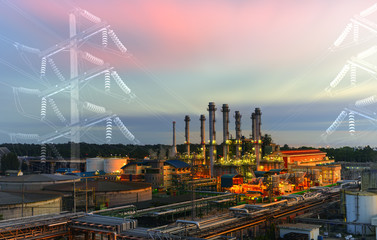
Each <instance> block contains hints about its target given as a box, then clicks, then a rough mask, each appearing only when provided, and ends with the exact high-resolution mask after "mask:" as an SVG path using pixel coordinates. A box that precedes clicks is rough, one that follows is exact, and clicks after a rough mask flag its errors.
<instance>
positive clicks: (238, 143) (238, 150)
mask: <svg viewBox="0 0 377 240" xmlns="http://www.w3.org/2000/svg"><path fill="white" fill-rule="evenodd" d="M241 117H242V115H241V114H240V112H239V111H236V112H235V115H234V118H235V120H236V158H237V159H239V158H241Z"/></svg>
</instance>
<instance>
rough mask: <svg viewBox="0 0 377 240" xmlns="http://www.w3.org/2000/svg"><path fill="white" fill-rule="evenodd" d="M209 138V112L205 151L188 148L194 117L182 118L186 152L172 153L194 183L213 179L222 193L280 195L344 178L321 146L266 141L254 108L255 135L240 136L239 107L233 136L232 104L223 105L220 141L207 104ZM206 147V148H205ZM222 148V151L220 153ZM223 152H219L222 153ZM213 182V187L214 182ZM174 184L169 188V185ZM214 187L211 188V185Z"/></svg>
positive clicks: (259, 113) (202, 124) (202, 129)
mask: <svg viewBox="0 0 377 240" xmlns="http://www.w3.org/2000/svg"><path fill="white" fill-rule="evenodd" d="M207 110H208V120H209V122H208V129H209V141H208V144H206V139H205V121H206V117H205V115H201V116H200V118H199V120H200V139H201V143H200V144H201V151H200V152H199V153H196V152H193V153H191V152H190V121H192V120H191V117H190V116H189V115H186V116H185V117H184V123H185V132H184V133H185V134H184V135H185V142H184V144H185V153H184V154H175V155H174V157H175V158H178V159H180V160H181V161H184V162H186V163H187V164H189V165H192V178H193V179H192V183H193V184H194V185H195V181H200V182H203V181H205V179H208V182H209V183H208V184H207V185H206V186H205V187H204V188H203V187H202V186H201V187H200V189H209V187H210V186H211V184H210V183H213V185H212V186H213V187H215V188H216V190H218V191H230V192H234V193H242V194H245V196H246V198H249V199H251V198H255V197H264V196H269V197H273V196H279V195H283V194H285V193H290V192H294V191H302V190H306V189H309V188H310V187H313V186H324V185H331V184H335V183H336V182H337V181H339V180H341V166H340V164H337V163H335V161H334V160H333V159H329V158H328V157H327V155H326V153H325V152H322V151H320V150H317V149H310V150H288V151H281V150H280V147H279V146H278V145H276V144H274V143H272V142H264V136H263V135H262V130H261V126H262V111H261V109H260V108H255V110H254V111H253V112H252V113H251V117H250V119H251V132H252V135H251V136H252V138H246V137H244V136H242V132H241V131H242V128H241V126H242V125H241V124H242V122H241V118H242V115H241V113H240V112H239V111H235V112H234V125H235V138H232V139H231V138H230V137H229V135H230V134H229V123H230V122H231V121H230V118H229V115H230V112H231V110H230V107H229V105H228V104H223V105H222V108H221V112H222V133H223V138H222V143H221V144H219V145H218V144H217V142H216V127H215V123H216V111H217V108H216V104H215V103H214V102H210V103H209V104H208V108H207ZM175 128H176V122H175V121H174V122H173V145H172V149H173V151H172V152H174V153H176V149H177V145H176V144H177V143H176V133H175ZM266 140H267V139H266ZM207 145H208V148H207ZM219 149H221V151H219ZM219 152H220V153H219ZM225 176H226V177H228V178H229V177H230V176H234V177H235V176H236V178H237V180H235V181H234V183H233V184H231V185H229V183H227V184H223V182H222V181H223V180H224V179H226V178H224V177H225ZM214 185H215V186H214ZM171 187H173V186H172V185H170V186H169V187H168V186H166V187H165V189H169V188H171ZM212 189H213V188H212Z"/></svg>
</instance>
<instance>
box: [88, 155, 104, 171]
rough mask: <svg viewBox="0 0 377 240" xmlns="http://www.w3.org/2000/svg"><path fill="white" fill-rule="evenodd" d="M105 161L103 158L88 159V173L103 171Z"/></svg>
mask: <svg viewBox="0 0 377 240" xmlns="http://www.w3.org/2000/svg"><path fill="white" fill-rule="evenodd" d="M104 161H105V159H103V158H88V159H86V171H87V172H95V171H103V167H104Z"/></svg>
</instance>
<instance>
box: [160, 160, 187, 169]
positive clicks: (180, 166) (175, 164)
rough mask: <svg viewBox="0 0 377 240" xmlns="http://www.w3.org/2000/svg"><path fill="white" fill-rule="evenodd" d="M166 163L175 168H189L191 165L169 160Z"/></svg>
mask: <svg viewBox="0 0 377 240" xmlns="http://www.w3.org/2000/svg"><path fill="white" fill-rule="evenodd" d="M165 163H167V164H169V165H171V166H173V167H175V168H189V167H190V165H189V164H187V163H185V162H183V161H181V160H167V161H166V162H165Z"/></svg>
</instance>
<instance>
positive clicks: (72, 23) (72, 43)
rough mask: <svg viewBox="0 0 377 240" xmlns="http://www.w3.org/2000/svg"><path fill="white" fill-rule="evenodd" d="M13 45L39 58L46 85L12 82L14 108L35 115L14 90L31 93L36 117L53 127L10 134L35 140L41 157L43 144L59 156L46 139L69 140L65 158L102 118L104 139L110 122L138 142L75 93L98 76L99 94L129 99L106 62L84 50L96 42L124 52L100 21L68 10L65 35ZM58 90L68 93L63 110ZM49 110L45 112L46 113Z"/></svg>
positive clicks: (107, 114)
mask: <svg viewBox="0 0 377 240" xmlns="http://www.w3.org/2000/svg"><path fill="white" fill-rule="evenodd" d="M79 23H80V24H79ZM83 26H84V27H83ZM109 39H110V40H111V41H109ZM90 40H92V41H99V42H100V44H99V45H96V44H93V43H91V42H90ZM14 46H15V47H16V48H17V50H18V51H19V52H20V53H21V54H22V56H25V53H31V54H35V55H36V56H37V57H38V58H39V59H40V70H39V80H40V82H41V83H44V85H45V86H46V87H45V88H43V89H40V88H35V89H31V88H24V87H14V88H13V92H14V97H15V101H16V107H17V109H18V110H19V112H20V113H22V114H23V115H24V116H27V117H31V118H36V117H35V116H34V115H32V114H28V113H26V112H25V111H24V108H23V107H22V104H21V101H20V94H26V95H33V96H37V97H38V98H39V99H40V105H41V108H40V116H39V117H38V119H40V120H41V121H42V122H44V123H45V124H47V125H48V126H50V127H52V128H53V129H55V131H53V132H51V133H50V134H46V135H39V134H25V133H12V134H11V139H13V140H17V139H32V140H36V141H38V142H39V143H40V144H41V160H42V161H43V160H45V158H46V145H48V146H50V147H51V148H52V151H53V152H54V153H55V155H56V156H57V157H58V158H59V157H60V158H61V156H60V154H59V153H58V152H57V150H56V148H54V147H53V145H52V144H51V143H52V142H53V141H54V140H56V139H59V138H68V139H70V142H71V159H78V158H80V147H79V143H80V139H81V136H82V135H83V134H85V133H86V132H88V130H89V129H90V128H91V127H93V126H94V125H96V124H99V123H101V122H104V123H105V134H104V139H105V141H106V142H108V143H110V142H111V139H112V132H113V124H115V125H116V126H117V127H118V128H119V130H120V132H121V133H122V134H123V135H124V137H126V138H127V139H128V140H129V141H130V142H132V143H134V144H139V143H140V142H139V141H138V140H137V139H136V138H135V136H134V135H133V134H132V133H131V132H130V131H129V130H128V129H127V127H126V126H125V124H124V123H123V122H122V120H121V119H120V118H119V117H118V116H117V115H116V114H113V113H112V112H111V111H110V110H108V109H106V108H105V107H104V106H100V105H98V104H97V103H93V102H89V101H85V100H83V97H81V96H80V92H81V89H82V88H83V87H85V86H87V85H88V84H89V83H90V82H91V81H93V80H94V79H98V78H99V77H101V78H102V79H103V87H104V88H103V89H102V90H101V91H100V92H101V93H104V94H106V95H109V96H111V97H114V98H117V99H120V100H124V101H127V102H130V101H132V100H133V99H134V98H135V95H134V94H133V93H132V92H131V89H130V88H129V87H128V86H127V85H126V83H125V82H124V81H123V80H122V78H121V76H120V75H119V74H118V73H117V71H115V70H114V68H113V67H111V66H110V64H108V63H106V62H105V61H104V60H103V59H101V58H99V57H97V56H95V54H92V53H90V52H89V51H87V50H86V48H90V47H91V46H97V48H96V49H98V46H100V48H101V50H107V51H110V52H115V51H116V52H117V54H121V55H124V56H127V54H128V53H127V49H126V47H125V46H124V45H123V43H122V42H121V41H120V40H119V38H118V37H117V35H116V33H115V32H114V30H113V29H111V27H110V25H108V24H107V23H106V22H105V21H103V20H102V19H101V18H99V17H97V16H95V15H93V14H91V13H89V12H88V11H86V10H83V9H80V8H76V9H74V10H72V11H71V12H70V13H69V38H68V39H66V40H64V41H62V42H60V43H58V44H56V45H54V46H52V47H50V48H48V49H45V50H42V51H41V50H39V49H36V48H31V47H28V46H25V45H22V44H20V43H14ZM67 52H68V53H69V57H68V60H67V59H66V60H65V61H62V59H64V56H63V57H61V55H64V54H67ZM101 52H102V51H101ZM66 58H67V56H66ZM67 63H69V64H68V65H69V74H64V72H67V69H65V68H67ZM61 69H63V70H61ZM111 80H113V81H115V83H116V84H117V86H118V89H119V90H120V91H122V94H118V93H117V92H115V91H112V88H111V82H112V81H111ZM64 94H65V95H68V96H69V102H70V110H69V111H62V110H61V107H63V108H64V107H66V106H65V105H64V104H60V105H59V103H58V102H57V101H56V100H55V99H61V98H64V96H63V97H62V96H61V95H64ZM99 101H100V99H99ZM51 110H52V111H51ZM50 111H51V113H49V112H50ZM84 113H85V115H84ZM51 115H53V116H51ZM52 117H54V118H55V120H58V121H59V122H60V123H59V124H60V126H57V125H56V124H55V123H54V121H53V120H50V119H51V118H52Z"/></svg>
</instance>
